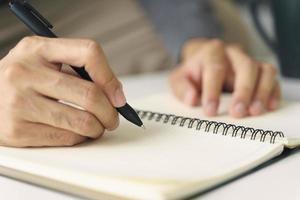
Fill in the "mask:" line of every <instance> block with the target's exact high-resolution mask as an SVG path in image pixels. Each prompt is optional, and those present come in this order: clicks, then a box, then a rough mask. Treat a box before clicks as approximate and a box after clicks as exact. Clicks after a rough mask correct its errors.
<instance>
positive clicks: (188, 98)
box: [170, 68, 200, 106]
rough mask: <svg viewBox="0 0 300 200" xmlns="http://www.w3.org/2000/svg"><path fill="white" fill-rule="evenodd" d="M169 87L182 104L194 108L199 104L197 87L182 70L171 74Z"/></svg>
mask: <svg viewBox="0 0 300 200" xmlns="http://www.w3.org/2000/svg"><path fill="white" fill-rule="evenodd" d="M170 85H171V89H172V91H173V93H174V95H175V96H176V97H177V98H178V99H179V100H180V101H182V102H183V103H184V104H187V105H189V106H195V105H197V104H198V103H199V99H200V94H199V92H198V90H197V87H196V86H195V85H194V83H193V81H192V80H191V78H189V76H188V75H187V74H185V73H184V70H183V69H182V68H179V69H177V70H175V71H174V72H173V73H172V74H171V76H170Z"/></svg>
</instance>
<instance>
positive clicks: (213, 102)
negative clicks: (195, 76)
mask: <svg viewBox="0 0 300 200" xmlns="http://www.w3.org/2000/svg"><path fill="white" fill-rule="evenodd" d="M202 64H203V67H204V70H203V82H202V105H203V108H204V111H205V113H206V114H207V115H209V116H214V115H216V114H217V110H218V106H219V99H220V95H221V92H222V88H223V83H224V80H225V74H226V71H227V68H228V65H229V63H228V60H227V55H226V53H225V48H224V44H223V43H222V42H219V41H213V42H209V43H208V45H207V46H206V48H204V50H203V51H202Z"/></svg>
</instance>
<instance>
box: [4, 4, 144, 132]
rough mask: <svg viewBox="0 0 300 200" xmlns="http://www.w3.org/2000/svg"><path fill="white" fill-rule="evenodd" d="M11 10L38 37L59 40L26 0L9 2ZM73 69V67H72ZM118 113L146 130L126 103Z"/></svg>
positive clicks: (83, 75)
mask: <svg viewBox="0 0 300 200" xmlns="http://www.w3.org/2000/svg"><path fill="white" fill-rule="evenodd" d="M9 8H10V10H11V11H12V12H13V13H14V14H15V15H16V16H17V17H18V18H19V19H20V20H21V21H22V22H23V23H24V24H25V25H26V26H28V27H29V28H30V29H31V30H32V31H33V32H34V33H35V34H36V35H38V36H43V37H50V38H57V36H56V35H55V34H54V33H53V32H52V31H51V29H52V28H53V26H52V25H51V23H50V22H49V21H48V20H47V19H45V18H44V17H43V16H42V15H41V14H40V13H39V12H38V11H37V10H36V9H35V8H34V7H33V6H31V5H30V4H29V3H28V2H26V1H24V0H12V1H10V2H9ZM71 67H72V66H71ZM72 69H73V70H74V71H75V72H76V73H77V74H78V75H79V76H80V77H81V78H83V79H85V80H88V81H92V82H93V80H92V79H91V77H90V76H89V74H88V73H87V72H86V70H85V69H84V67H81V68H78V67H72ZM116 109H117V111H118V112H119V113H120V114H121V115H122V116H123V117H124V118H125V119H127V120H128V121H130V122H132V123H133V124H135V125H137V126H140V127H142V128H145V127H144V125H143V122H142V121H141V119H140V118H139V116H138V114H137V113H136V112H135V110H134V109H133V108H132V107H131V106H130V105H129V104H128V103H126V104H125V105H124V106H122V107H119V108H116Z"/></svg>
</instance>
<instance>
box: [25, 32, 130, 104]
mask: <svg viewBox="0 0 300 200" xmlns="http://www.w3.org/2000/svg"><path fill="white" fill-rule="evenodd" d="M27 40H29V41H27V43H28V42H29V43H32V44H35V43H36V44H37V45H36V46H38V47H39V48H37V51H38V53H39V55H40V56H41V57H42V58H44V59H45V60H46V61H48V62H51V63H63V64H69V65H72V66H76V67H82V66H84V67H85V69H86V70H87V72H88V74H89V75H90V77H91V78H92V80H93V81H94V82H95V83H96V84H98V85H99V86H101V88H102V89H103V90H104V92H105V94H106V95H107V96H108V98H109V100H110V102H111V103H112V104H113V105H114V106H115V107H121V106H123V105H125V103H126V99H125V96H124V93H123V89H122V86H121V83H120V82H119V81H118V79H117V78H116V76H115V75H114V74H113V72H112V70H111V69H110V67H109V65H108V62H107V60H106V58H105V55H104V52H103V50H102V49H101V47H100V45H98V44H97V43H96V42H94V41H92V40H83V39H63V38H43V37H30V38H29V39H27Z"/></svg>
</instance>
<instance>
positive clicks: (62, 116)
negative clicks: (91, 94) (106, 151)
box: [27, 97, 104, 138]
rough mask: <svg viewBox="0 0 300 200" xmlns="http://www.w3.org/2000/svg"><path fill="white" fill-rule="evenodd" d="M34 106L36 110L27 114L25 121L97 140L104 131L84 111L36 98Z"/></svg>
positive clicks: (100, 125)
mask: <svg viewBox="0 0 300 200" xmlns="http://www.w3.org/2000/svg"><path fill="white" fill-rule="evenodd" d="M35 104H36V110H35V112H30V114H28V116H27V117H28V119H27V120H30V121H32V122H35V123H42V124H46V125H50V126H53V127H56V128H60V129H65V130H67V131H70V132H73V133H76V134H79V135H82V136H86V137H90V138H98V137H99V136H100V135H102V133H103V131H104V127H103V126H102V124H101V123H100V122H99V121H98V120H97V118H96V117H95V116H94V115H92V114H90V113H88V112H86V111H83V110H79V109H76V108H73V107H71V106H68V105H64V104H62V103H59V102H57V101H53V100H50V99H46V98H43V97H36V101H35Z"/></svg>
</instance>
